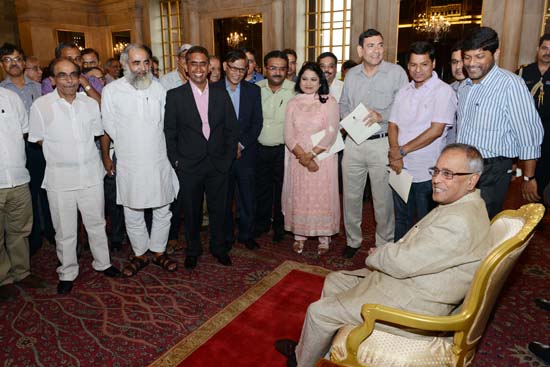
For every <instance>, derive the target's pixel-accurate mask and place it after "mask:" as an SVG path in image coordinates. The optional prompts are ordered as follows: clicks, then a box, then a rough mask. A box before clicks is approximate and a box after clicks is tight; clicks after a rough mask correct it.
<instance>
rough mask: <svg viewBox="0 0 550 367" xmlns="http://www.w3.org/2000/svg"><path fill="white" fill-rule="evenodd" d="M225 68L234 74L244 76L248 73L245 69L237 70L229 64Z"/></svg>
mask: <svg viewBox="0 0 550 367" xmlns="http://www.w3.org/2000/svg"><path fill="white" fill-rule="evenodd" d="M227 67H228V68H229V70H231V71H232V72H234V73H240V74H244V73H246V72H247V71H248V69H247V68H238V67H235V66H231V65H229V64H227Z"/></svg>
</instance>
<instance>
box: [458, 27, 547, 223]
mask: <svg viewBox="0 0 550 367" xmlns="http://www.w3.org/2000/svg"><path fill="white" fill-rule="evenodd" d="M498 47H499V41H498V35H497V33H496V32H495V31H494V30H493V29H491V28H489V27H481V28H477V29H474V30H472V31H471V32H470V33H469V35H468V36H467V37H466V39H465V40H464V42H463V45H462V51H463V54H464V67H465V68H466V71H467V73H468V78H467V79H466V80H465V81H464V82H462V84H461V85H460V87H459V89H458V111H457V114H458V120H457V127H458V137H457V142H459V143H464V144H469V145H473V146H475V147H476V148H477V149H478V150H479V151H480V152H481V155H482V156H483V161H484V166H485V168H484V171H483V175H482V176H481V179H480V181H479V184H478V186H479V188H480V189H481V197H482V198H483V199H484V200H485V204H486V205H487V211H488V212H489V217H490V218H492V217H494V216H495V215H496V214H498V212H500V211H501V210H502V204H503V203H504V199H505V198H506V193H507V192H508V187H509V185H510V180H511V175H510V172H511V169H512V160H513V159H514V158H516V157H517V158H519V162H520V165H521V167H522V169H523V182H522V187H521V191H522V195H523V197H524V199H525V200H527V201H531V200H530V199H531V198H532V197H533V193H534V194H536V192H537V182H536V180H535V179H534V178H535V168H536V164H537V158H539V157H540V153H541V148H540V145H541V143H542V137H543V134H544V130H543V127H542V123H541V121H540V117H539V115H538V113H537V110H536V109H535V105H534V103H533V99H532V97H531V94H530V93H529V90H528V89H527V87H526V86H525V83H524V82H523V80H522V79H521V78H520V77H519V76H517V75H515V74H513V73H511V72H509V71H507V70H503V69H501V68H499V67H498V66H497V65H496V64H495V60H496V59H497V58H498V55H499V52H500V50H499V48H498Z"/></svg>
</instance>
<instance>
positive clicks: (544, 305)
mask: <svg viewBox="0 0 550 367" xmlns="http://www.w3.org/2000/svg"><path fill="white" fill-rule="evenodd" d="M535 304H536V305H537V306H538V307H539V308H540V309H542V310H544V311H550V300H547V299H544V298H537V299H535Z"/></svg>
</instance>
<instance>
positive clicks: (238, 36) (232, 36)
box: [226, 32, 247, 48]
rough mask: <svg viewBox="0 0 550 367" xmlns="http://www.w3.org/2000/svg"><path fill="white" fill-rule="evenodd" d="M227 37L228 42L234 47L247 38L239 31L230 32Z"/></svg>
mask: <svg viewBox="0 0 550 367" xmlns="http://www.w3.org/2000/svg"><path fill="white" fill-rule="evenodd" d="M226 39H227V44H228V45H229V47H232V48H237V47H239V45H240V44H241V43H242V42H244V41H246V40H247V38H246V37H245V36H244V35H243V34H242V33H237V32H231V33H229V37H227V38H226Z"/></svg>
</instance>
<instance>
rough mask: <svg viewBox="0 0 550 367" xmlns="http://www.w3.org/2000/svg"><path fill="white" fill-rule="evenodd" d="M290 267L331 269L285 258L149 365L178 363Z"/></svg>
mask: <svg viewBox="0 0 550 367" xmlns="http://www.w3.org/2000/svg"><path fill="white" fill-rule="evenodd" d="M292 270H299V271H303V272H306V273H310V274H315V275H320V276H326V275H327V274H328V273H330V270H328V269H325V268H322V267H320V266H315V265H308V264H304V263H299V262H296V261H292V260H287V261H285V262H284V263H282V264H281V265H279V266H278V267H276V268H275V269H274V270H273V271H271V272H270V273H269V274H268V275H267V276H266V277H264V278H263V279H261V280H260V281H259V282H258V283H256V284H255V285H253V286H252V287H251V288H250V289H249V290H247V291H246V292H245V293H243V294H242V295H241V296H240V297H238V298H237V299H235V300H234V301H233V302H231V303H230V304H229V305H227V306H226V307H225V308H224V309H222V310H221V311H220V312H218V313H217V314H216V315H214V316H213V317H212V318H210V319H209V320H208V321H207V322H205V323H204V324H203V325H201V326H200V327H199V328H198V329H196V330H195V331H193V332H192V333H191V334H189V335H188V336H186V337H185V338H184V339H182V340H181V341H179V342H178V343H177V344H176V345H174V346H173V347H172V348H170V349H169V350H168V351H167V352H166V353H164V354H163V355H162V356H161V357H160V358H158V359H157V360H156V361H154V362H153V363H151V364H150V365H149V367H175V366H177V365H178V364H180V363H181V362H182V361H183V360H184V359H185V358H187V357H188V356H189V355H191V353H193V352H194V351H195V350H197V348H199V347H200V346H201V345H202V344H204V343H205V342H207V341H208V340H209V339H210V338H211V337H213V336H214V335H216V333H217V332H218V331H220V330H221V329H223V328H224V327H225V326H226V325H228V324H229V323H230V322H231V321H233V320H234V319H235V318H236V317H237V316H238V315H239V314H241V313H242V312H243V311H244V310H246V309H247V308H248V307H249V306H250V305H251V304H252V303H254V302H256V301H257V300H258V299H259V298H260V297H262V296H263V295H264V294H265V293H266V292H267V291H268V290H269V289H270V288H271V287H273V286H274V285H275V284H277V282H279V281H280V280H281V279H283V278H284V277H285V276H286V275H287V274H288V273H290V272H291V271H292Z"/></svg>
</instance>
